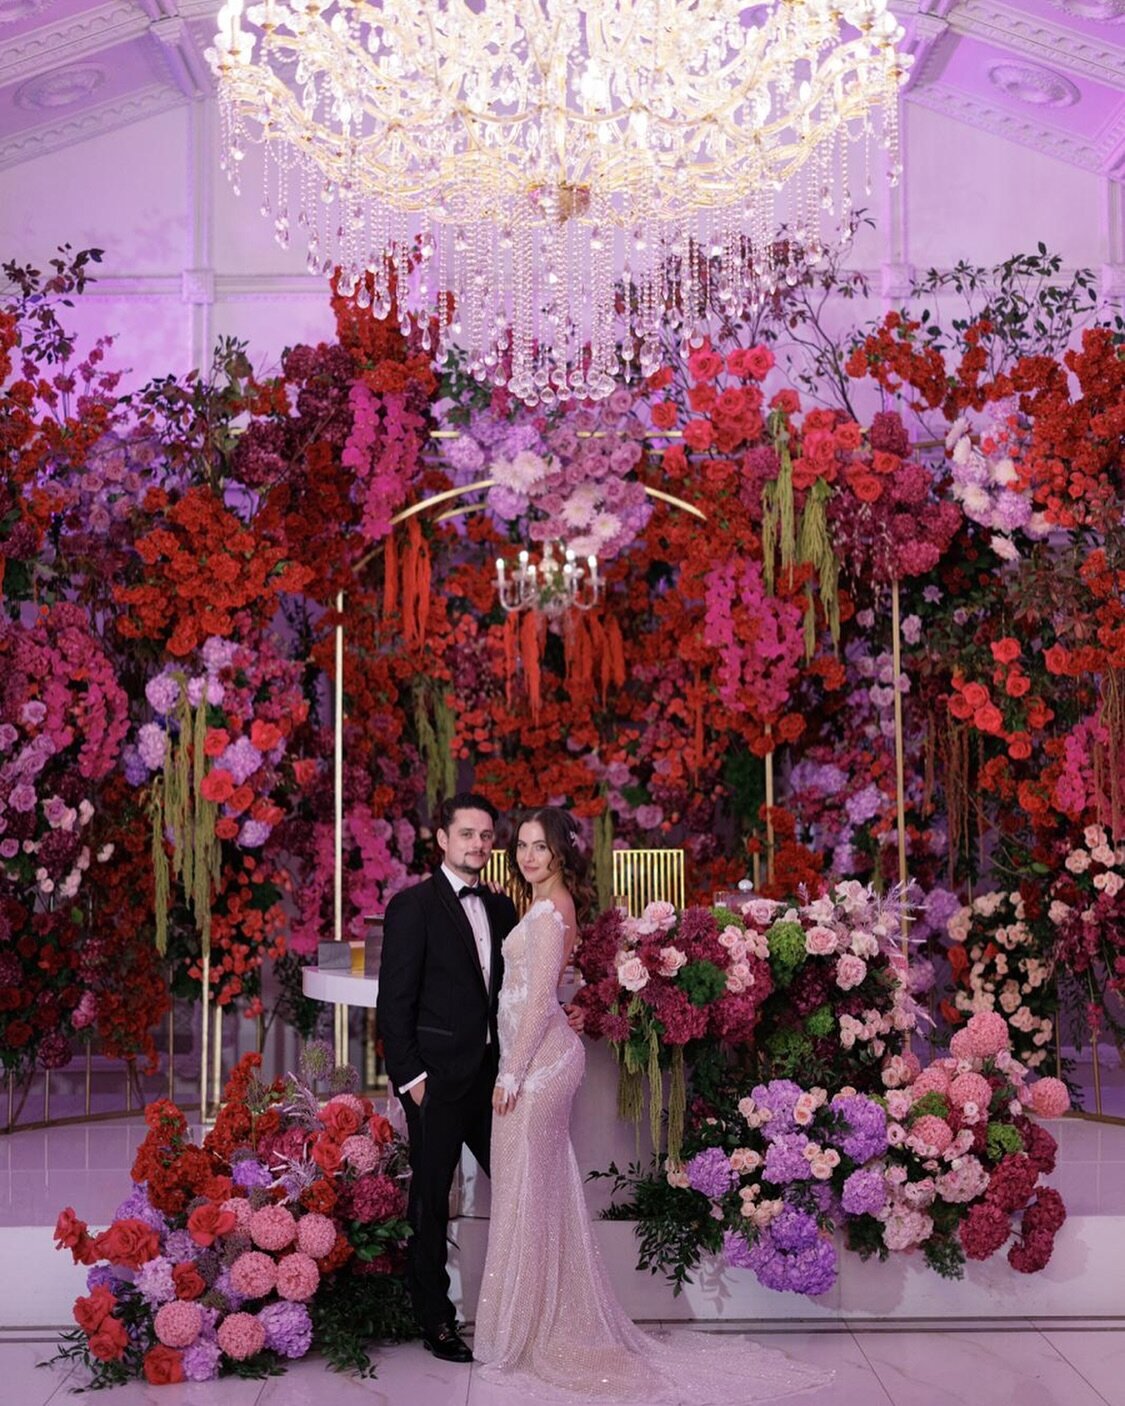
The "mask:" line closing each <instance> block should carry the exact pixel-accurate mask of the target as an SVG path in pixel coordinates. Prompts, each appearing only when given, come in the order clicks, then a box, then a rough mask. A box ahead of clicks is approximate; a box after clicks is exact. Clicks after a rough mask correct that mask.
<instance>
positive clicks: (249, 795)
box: [227, 786, 254, 815]
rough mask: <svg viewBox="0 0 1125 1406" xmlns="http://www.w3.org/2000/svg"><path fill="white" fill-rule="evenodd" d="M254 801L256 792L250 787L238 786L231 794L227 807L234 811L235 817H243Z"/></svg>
mask: <svg viewBox="0 0 1125 1406" xmlns="http://www.w3.org/2000/svg"><path fill="white" fill-rule="evenodd" d="M253 800H254V792H253V790H252V789H251V787H249V786H238V787H236V788H235V790H233V791H232V792H231V796H230V800H229V801H227V805H228V806H229V807H230V808H231V810H232V811H234V813H235V815H241V814H242V812H243V811H244V810H245V809H246V807H247V806H248V805H250V804H251V803H252V801H253Z"/></svg>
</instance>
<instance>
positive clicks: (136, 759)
mask: <svg viewBox="0 0 1125 1406" xmlns="http://www.w3.org/2000/svg"><path fill="white" fill-rule="evenodd" d="M121 769H122V771H124V773H125V780H126V781H127V782H128V783H129V785H130V786H143V785H144V784H145V782H146V781H147V780H148V767H147V766H145V764H144V762H142V761H141V757H140V753H139V752H138V751H137V749H136V747H134V746H132V745H131V744H130V745H128V746H126V747H123V748H122V749H121Z"/></svg>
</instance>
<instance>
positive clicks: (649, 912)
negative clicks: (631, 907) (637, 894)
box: [641, 899, 676, 931]
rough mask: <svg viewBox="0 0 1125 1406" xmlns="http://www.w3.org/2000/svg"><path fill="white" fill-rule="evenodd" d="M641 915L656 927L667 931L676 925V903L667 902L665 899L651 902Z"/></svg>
mask: <svg viewBox="0 0 1125 1406" xmlns="http://www.w3.org/2000/svg"><path fill="white" fill-rule="evenodd" d="M641 916H642V918H644V919H645V920H646V921H647V922H650V923H652V925H653V927H654V928H663V929H664V930H665V931H667V930H668V929H669V928H673V927H675V925H676V907H675V904H673V903H666V902H665V901H664V900H663V899H658V900H657V901H656V902H654V903H650V904H649V905H648V907H647V908H646V909H645V911H644V912H643V913H642V914H641Z"/></svg>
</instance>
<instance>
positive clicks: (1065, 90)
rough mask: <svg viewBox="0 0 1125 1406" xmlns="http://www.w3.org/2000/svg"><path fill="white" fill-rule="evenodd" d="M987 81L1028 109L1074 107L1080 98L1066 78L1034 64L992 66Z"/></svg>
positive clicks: (1000, 64) (995, 64)
mask: <svg viewBox="0 0 1125 1406" xmlns="http://www.w3.org/2000/svg"><path fill="white" fill-rule="evenodd" d="M988 81H989V82H990V83H991V84H992V86H993V87H994V88H999V89H1000V91H1001V92H1002V93H1005V94H1006V95H1007V96H1008V97H1009V98H1015V99H1016V101H1017V102H1021V103H1027V104H1028V105H1029V106H1030V107H1073V105H1074V104H1075V103H1076V102H1077V101H1078V100H1079V98H1080V97H1081V96H1082V95H1081V93H1080V92H1079V91H1078V89H1077V88H1076V87H1075V85H1074V84H1073V83H1072V82H1071V81H1070V79H1069V78H1064V77H1063V75H1062V74H1061V73H1056V72H1055V70H1054V69H1053V68H1042V67H1040V65H1039V64H1034V63H994V64H992V65H991V67H990V68H989V70H988Z"/></svg>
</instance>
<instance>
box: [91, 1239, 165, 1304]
mask: <svg viewBox="0 0 1125 1406" xmlns="http://www.w3.org/2000/svg"><path fill="white" fill-rule="evenodd" d="M185 1234H186V1232H185ZM120 1283H121V1274H120V1272H119V1271H118V1270H117V1269H116V1268H115V1267H114V1266H113V1265H111V1264H95V1265H93V1266H91V1268H90V1269H89V1270H87V1272H86V1292H87V1293H88V1294H92V1293H93V1292H94V1290H95V1289H100V1288H101V1287H102V1286H103V1285H104V1286H105V1287H106V1288H107V1289H112V1290H115V1291H116V1289H117V1286H118V1285H119V1284H120Z"/></svg>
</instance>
